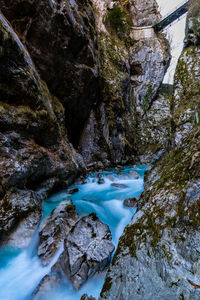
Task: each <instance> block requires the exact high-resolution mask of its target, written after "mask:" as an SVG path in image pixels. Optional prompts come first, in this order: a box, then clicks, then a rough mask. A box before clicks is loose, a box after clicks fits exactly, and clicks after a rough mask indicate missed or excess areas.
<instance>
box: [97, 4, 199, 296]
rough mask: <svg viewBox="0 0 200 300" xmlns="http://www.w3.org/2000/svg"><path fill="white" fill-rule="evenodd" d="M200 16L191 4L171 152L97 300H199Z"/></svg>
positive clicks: (150, 180) (152, 176)
mask: <svg viewBox="0 0 200 300" xmlns="http://www.w3.org/2000/svg"><path fill="white" fill-rule="evenodd" d="M194 7H195V9H194ZM197 8H198V11H197V10H196V9H197ZM199 16H200V7H199V5H198V3H197V1H191V2H190V6H189V13H188V20H187V24H188V25H187V28H186V32H187V34H186V40H185V48H184V50H183V52H182V54H181V56H180V59H179V62H178V65H177V68H176V74H175V85H174V94H173V97H171V113H172V123H171V124H172V128H171V134H172V137H171V139H172V145H173V150H171V151H170V153H169V154H168V155H166V156H165V157H164V158H163V159H161V160H160V161H159V162H158V163H157V164H155V166H154V167H153V168H152V170H151V171H150V172H149V173H148V174H147V175H146V180H145V189H144V192H143V194H142V195H141V197H140V199H139V201H138V211H137V213H136V214H135V216H134V217H133V219H132V221H131V222H130V224H129V225H128V226H127V227H126V228H125V231H124V233H123V235H122V237H121V238H120V241H119V245H118V249H117V251H116V253H115V255H114V258H113V261H112V265H111V267H110V270H109V272H108V274H107V277H106V281H105V284H104V287H103V289H102V293H101V297H100V298H101V299H112V300H113V299H124V300H125V299H135V300H137V299H149V300H150V299H155V300H156V299H166V300H167V299H177V300H178V299H179V300H180V299H188V300H189V299H192V300H193V299H199V297H200V291H199V287H200V282H199V275H200V261H199V250H200V249H199V244H200V232H199V228H200V215H199V211H200V180H199V178H200V169H199V163H200V127H199V113H200V107H199V103H200V101H199V100H200V99H199V83H200V81H199V70H200V67H199V61H200V59H199V55H198V53H199V47H200V43H199V42H198V32H197V31H195V30H193V29H192V28H193V25H191V24H195V26H197V25H198V24H199ZM195 28H196V27H195ZM196 34H197V36H195V35H196Z"/></svg>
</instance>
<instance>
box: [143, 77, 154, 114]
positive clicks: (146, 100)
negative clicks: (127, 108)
mask: <svg viewBox="0 0 200 300" xmlns="http://www.w3.org/2000/svg"><path fill="white" fill-rule="evenodd" d="M144 89H146V90H147V91H146V95H145V96H144V97H143V99H142V108H143V111H144V112H147V109H148V106H149V101H150V99H151V97H152V94H153V88H152V84H151V82H149V83H147V84H146V87H145V88H144Z"/></svg>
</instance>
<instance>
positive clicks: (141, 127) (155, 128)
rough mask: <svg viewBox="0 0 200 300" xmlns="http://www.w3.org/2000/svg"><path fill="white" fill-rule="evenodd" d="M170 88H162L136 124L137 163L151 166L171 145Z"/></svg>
mask: <svg viewBox="0 0 200 300" xmlns="http://www.w3.org/2000/svg"><path fill="white" fill-rule="evenodd" d="M170 90H171V86H167V85H166V86H165V87H164V86H163V87H161V88H160V89H159V91H158V95H157V96H156V98H155V100H154V101H153V103H152V105H151V106H150V108H149V109H147V111H146V113H145V114H144V116H143V119H142V120H141V121H140V123H139V124H138V129H137V140H138V141H139V142H138V143H137V153H138V157H139V161H140V162H141V163H143V164H151V163H154V162H155V161H158V160H159V159H160V158H161V157H162V156H163V155H164V154H166V153H167V152H168V151H169V150H170V148H171V147H172V144H173V132H172V122H173V119H172V110H171V107H172V104H171V102H172V92H171V91H170Z"/></svg>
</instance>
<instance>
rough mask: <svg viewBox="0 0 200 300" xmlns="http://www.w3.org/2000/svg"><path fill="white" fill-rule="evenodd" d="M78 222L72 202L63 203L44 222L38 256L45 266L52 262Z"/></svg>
mask: <svg viewBox="0 0 200 300" xmlns="http://www.w3.org/2000/svg"><path fill="white" fill-rule="evenodd" d="M77 221H78V214H77V212H76V209H75V206H74V205H73V204H72V201H71V200H66V201H62V202H61V203H60V204H59V205H58V206H57V207H56V208H55V209H54V210H53V211H52V213H51V214H50V215H49V216H48V217H46V218H45V219H44V220H43V221H42V223H41V225H40V227H39V244H38V256H39V258H40V259H41V261H42V264H43V265H47V264H48V263H49V262H50V261H51V259H52V258H53V256H54V254H55V253H56V251H57V250H58V249H59V248H60V247H61V246H62V245H63V241H64V239H65V238H66V236H67V234H68V233H69V231H70V230H71V228H72V227H73V226H74V225H75V223H76V222H77Z"/></svg>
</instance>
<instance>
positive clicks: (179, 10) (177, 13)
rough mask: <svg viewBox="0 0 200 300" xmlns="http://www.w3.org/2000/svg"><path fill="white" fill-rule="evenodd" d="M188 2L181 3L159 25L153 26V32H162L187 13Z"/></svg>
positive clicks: (188, 0)
mask: <svg viewBox="0 0 200 300" xmlns="http://www.w3.org/2000/svg"><path fill="white" fill-rule="evenodd" d="M189 2H190V0H187V1H183V2H182V3H181V4H179V6H177V7H176V8H175V9H174V10H173V11H172V12H170V13H169V14H168V15H167V16H165V17H164V18H163V19H162V20H161V21H160V22H159V23H157V24H155V25H153V28H154V30H155V32H158V31H162V30H163V29H164V28H165V27H167V26H169V25H170V24H172V23H173V22H175V21H176V20H177V19H179V18H180V17H181V16H182V15H184V14H185V13H186V12H187V11H188V4H189Z"/></svg>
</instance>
